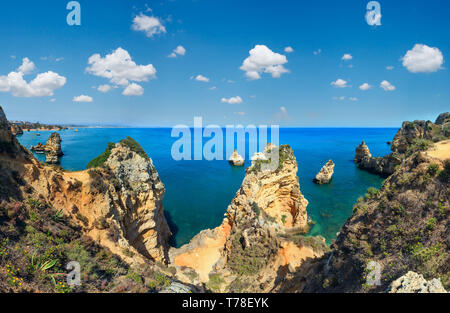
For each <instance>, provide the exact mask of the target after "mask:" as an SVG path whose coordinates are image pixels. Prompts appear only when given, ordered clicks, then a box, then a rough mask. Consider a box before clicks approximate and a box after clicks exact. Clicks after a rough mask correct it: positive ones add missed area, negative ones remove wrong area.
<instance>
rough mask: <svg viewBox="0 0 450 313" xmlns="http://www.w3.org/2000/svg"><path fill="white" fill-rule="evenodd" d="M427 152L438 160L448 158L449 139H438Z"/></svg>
mask: <svg viewBox="0 0 450 313" xmlns="http://www.w3.org/2000/svg"><path fill="white" fill-rule="evenodd" d="M427 154H428V155H429V156H430V157H432V158H436V159H439V160H442V161H443V160H446V159H450V140H444V141H440V142H438V143H435V144H434V147H433V148H432V149H430V150H429V151H428V152H427Z"/></svg>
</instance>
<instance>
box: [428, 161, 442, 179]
mask: <svg viewBox="0 0 450 313" xmlns="http://www.w3.org/2000/svg"><path fill="white" fill-rule="evenodd" d="M438 171H439V165H437V164H435V163H433V164H430V165H429V166H428V169H427V173H428V174H430V175H431V176H432V177H434V176H436V174H437V173H438Z"/></svg>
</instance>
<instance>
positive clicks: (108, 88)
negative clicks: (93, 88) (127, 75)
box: [97, 84, 112, 93]
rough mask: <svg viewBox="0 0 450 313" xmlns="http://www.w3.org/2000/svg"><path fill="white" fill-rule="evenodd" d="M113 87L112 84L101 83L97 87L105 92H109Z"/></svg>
mask: <svg viewBox="0 0 450 313" xmlns="http://www.w3.org/2000/svg"><path fill="white" fill-rule="evenodd" d="M111 89H112V87H111V85H108V84H106V85H100V86H98V87H97V90H98V91H100V92H103V93H107V92H108V91H110V90H111Z"/></svg>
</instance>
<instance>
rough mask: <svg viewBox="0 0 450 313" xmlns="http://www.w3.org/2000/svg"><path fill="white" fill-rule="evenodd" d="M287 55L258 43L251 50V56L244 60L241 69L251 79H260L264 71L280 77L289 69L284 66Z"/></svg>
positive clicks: (274, 76)
mask: <svg viewBox="0 0 450 313" xmlns="http://www.w3.org/2000/svg"><path fill="white" fill-rule="evenodd" d="M287 62H288V61H287V58H286V56H284V55H282V54H279V53H275V52H273V51H272V50H270V49H269V48H268V47H267V46H265V45H256V46H255V47H254V48H253V49H252V50H250V56H249V57H248V58H246V59H245V60H244V62H243V63H242V66H241V67H240V69H241V70H243V71H245V74H246V76H247V77H248V78H249V79H252V80H254V79H260V78H261V74H262V73H267V74H271V75H272V77H273V78H279V77H280V76H281V75H282V74H284V73H288V72H289V71H288V70H287V69H286V68H284V66H283V65H284V64H286V63H287Z"/></svg>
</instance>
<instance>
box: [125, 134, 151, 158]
mask: <svg viewBox="0 0 450 313" xmlns="http://www.w3.org/2000/svg"><path fill="white" fill-rule="evenodd" d="M120 143H121V144H123V145H126V146H127V147H128V148H130V150H131V151H134V152H136V153H137V154H139V155H140V156H141V157H143V158H145V159H148V158H149V157H148V155H147V153H145V151H144V149H142V147H141V145H140V144H138V143H137V141H136V140H134V139H133V138H131V137H130V136H128V137H127V138H126V139H122V140H121V141H120Z"/></svg>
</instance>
